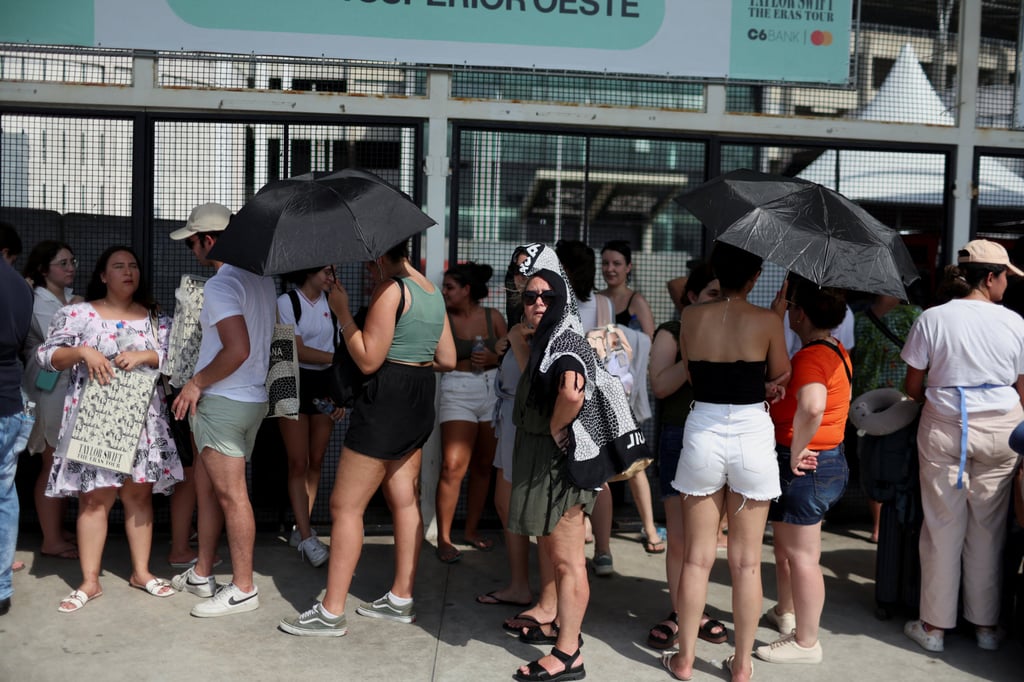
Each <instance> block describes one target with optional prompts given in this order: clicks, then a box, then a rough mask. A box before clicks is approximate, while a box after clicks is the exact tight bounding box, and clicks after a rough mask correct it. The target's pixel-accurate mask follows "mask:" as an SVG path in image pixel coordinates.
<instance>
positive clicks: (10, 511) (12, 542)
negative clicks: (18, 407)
mask: <svg viewBox="0 0 1024 682" xmlns="http://www.w3.org/2000/svg"><path fill="white" fill-rule="evenodd" d="M23 421H24V415H22V414H14V415H11V416H10V417H0V599H8V598H10V596H11V594H13V593H14V588H13V587H12V586H11V564H12V563H13V562H14V548H15V546H16V545H17V544H18V489H17V488H15V487H14V474H15V472H17V470H18V453H17V452H15V450H14V442H15V441H16V440H17V439H18V434H19V433H20V431H21V428H22V423H23Z"/></svg>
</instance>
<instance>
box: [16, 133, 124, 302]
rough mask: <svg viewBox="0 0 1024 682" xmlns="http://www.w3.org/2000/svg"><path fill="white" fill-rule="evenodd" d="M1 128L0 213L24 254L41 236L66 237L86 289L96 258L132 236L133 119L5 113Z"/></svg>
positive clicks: (78, 286)
mask: <svg viewBox="0 0 1024 682" xmlns="http://www.w3.org/2000/svg"><path fill="white" fill-rule="evenodd" d="M0 129H2V131H3V132H2V135H3V137H2V140H0V149H2V158H0V164H2V166H0V207H2V208H0V218H2V219H4V220H8V221H9V222H11V223H13V224H14V225H15V227H16V228H17V229H18V231H19V232H20V234H21V239H22V242H23V243H24V245H25V252H26V254H27V253H28V252H29V251H30V250H31V249H32V247H33V246H34V245H35V244H36V243H38V242H40V241H42V240H43V239H60V240H63V241H66V242H68V244H70V245H71V247H72V248H73V249H74V251H75V255H76V256H77V258H78V262H79V264H78V271H77V273H76V275H75V290H76V291H77V292H78V293H83V294H84V293H85V287H86V284H87V283H88V281H89V276H90V274H91V273H92V269H93V266H94V265H95V263H96V258H97V256H99V255H100V253H102V252H103V250H104V249H106V248H107V247H108V246H112V245H114V244H130V243H131V241H132V228H131V214H132V203H131V202H132V183H133V180H132V153H133V150H132V146H133V145H132V130H133V124H132V122H131V121H126V120H119V119H109V118H72V117H62V116H35V115H22V114H3V115H2V116H0ZM140 257H144V256H143V255H142V254H140Z"/></svg>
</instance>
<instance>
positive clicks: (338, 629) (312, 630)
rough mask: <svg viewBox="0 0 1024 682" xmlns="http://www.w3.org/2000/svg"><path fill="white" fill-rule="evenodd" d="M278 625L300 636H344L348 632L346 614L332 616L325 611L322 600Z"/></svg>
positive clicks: (289, 632) (291, 633)
mask: <svg viewBox="0 0 1024 682" xmlns="http://www.w3.org/2000/svg"><path fill="white" fill-rule="evenodd" d="M278 627H279V628H281V629H282V630H284V631H285V632H287V633H288V634H290V635H298V636H299V637H342V636H344V635H345V633H347V632H348V625H347V623H346V622H345V614H344V613H343V614H341V615H340V616H337V617H335V618H331V617H330V616H328V615H327V614H326V613H324V611H323V606H322V605H321V603H320V602H317V603H316V604H313V607H312V608H311V609H309V610H308V611H304V612H302V613H300V614H299V615H297V616H295V617H294V618H285V619H284V620H282V621H281V622H280V623H279V624H278Z"/></svg>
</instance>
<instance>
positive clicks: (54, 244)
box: [21, 239, 75, 288]
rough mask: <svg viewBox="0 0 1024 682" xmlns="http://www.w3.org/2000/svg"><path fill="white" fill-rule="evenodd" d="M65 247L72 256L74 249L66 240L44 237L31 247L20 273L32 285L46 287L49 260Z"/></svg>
mask: <svg viewBox="0 0 1024 682" xmlns="http://www.w3.org/2000/svg"><path fill="white" fill-rule="evenodd" d="M63 249H67V250H68V251H70V252H71V256H72V257H74V255H75V250H74V249H72V248H71V245H70V244H68V243H67V242H60V241H57V240H55V239H45V240H43V241H41V242H39V243H38V244H36V245H35V246H33V247H32V251H31V252H30V253H29V254H28V260H26V261H25V268H24V269H23V270H22V271H21V274H22V275H24V276H25V278H26V279H30V280H32V285H33V286H37V287H43V288H45V287H46V273H47V272H48V271H49V270H50V267H51V266H50V261H52V260H53V259H54V258H56V257H57V254H58V253H60V252H61V250H63Z"/></svg>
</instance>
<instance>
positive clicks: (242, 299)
mask: <svg viewBox="0 0 1024 682" xmlns="http://www.w3.org/2000/svg"><path fill="white" fill-rule="evenodd" d="M276 298H277V292H276V291H275V290H274V281H273V280H272V279H270V278H269V277H261V276H259V275H255V274H253V273H251V272H249V271H248V270H242V269H241V268H236V267H235V266H233V265H227V264H224V265H222V266H221V267H220V269H219V270H217V274H215V275H214V276H213V277H211V278H210V279H209V280H207V282H206V286H205V288H204V301H203V312H202V313H201V314H200V316H199V323H200V324H201V325H202V327H203V342H202V344H201V345H200V346H199V359H198V360H197V361H196V372H199V371H201V370H202V369H203V368H204V367H206V366H207V365H208V364H210V363H211V362H212V361H213V358H214V357H216V356H217V353H219V352H220V350H221V349H222V348H223V347H224V344H222V343H221V340H220V334H218V333H217V327H216V324H217V323H218V322H220V321H221V320H224V319H227V318H229V317H234V316H235V315H241V316H242V317H243V318H245V326H246V329H247V330H248V332H249V357H248V358H246V360H245V362H243V363H242V366H241V367H239V368H238V369H237V370H235V371H234V372H233V373H232V374H230V375H229V376H227V377H225V378H223V379H221V380H220V381H218V382H216V383H213V384H210V385H209V386H208V387H207V388H206V389H205V390H204V391H203V392H204V393H208V394H210V395H219V396H223V397H225V398H231V399H232V400H237V401H239V402H243V403H262V402H266V400H267V389H266V386H265V382H266V380H267V369H268V368H269V366H270V340H271V337H272V336H273V333H274V321H275V320H276V315H275V314H274V313H275V299H276Z"/></svg>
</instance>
